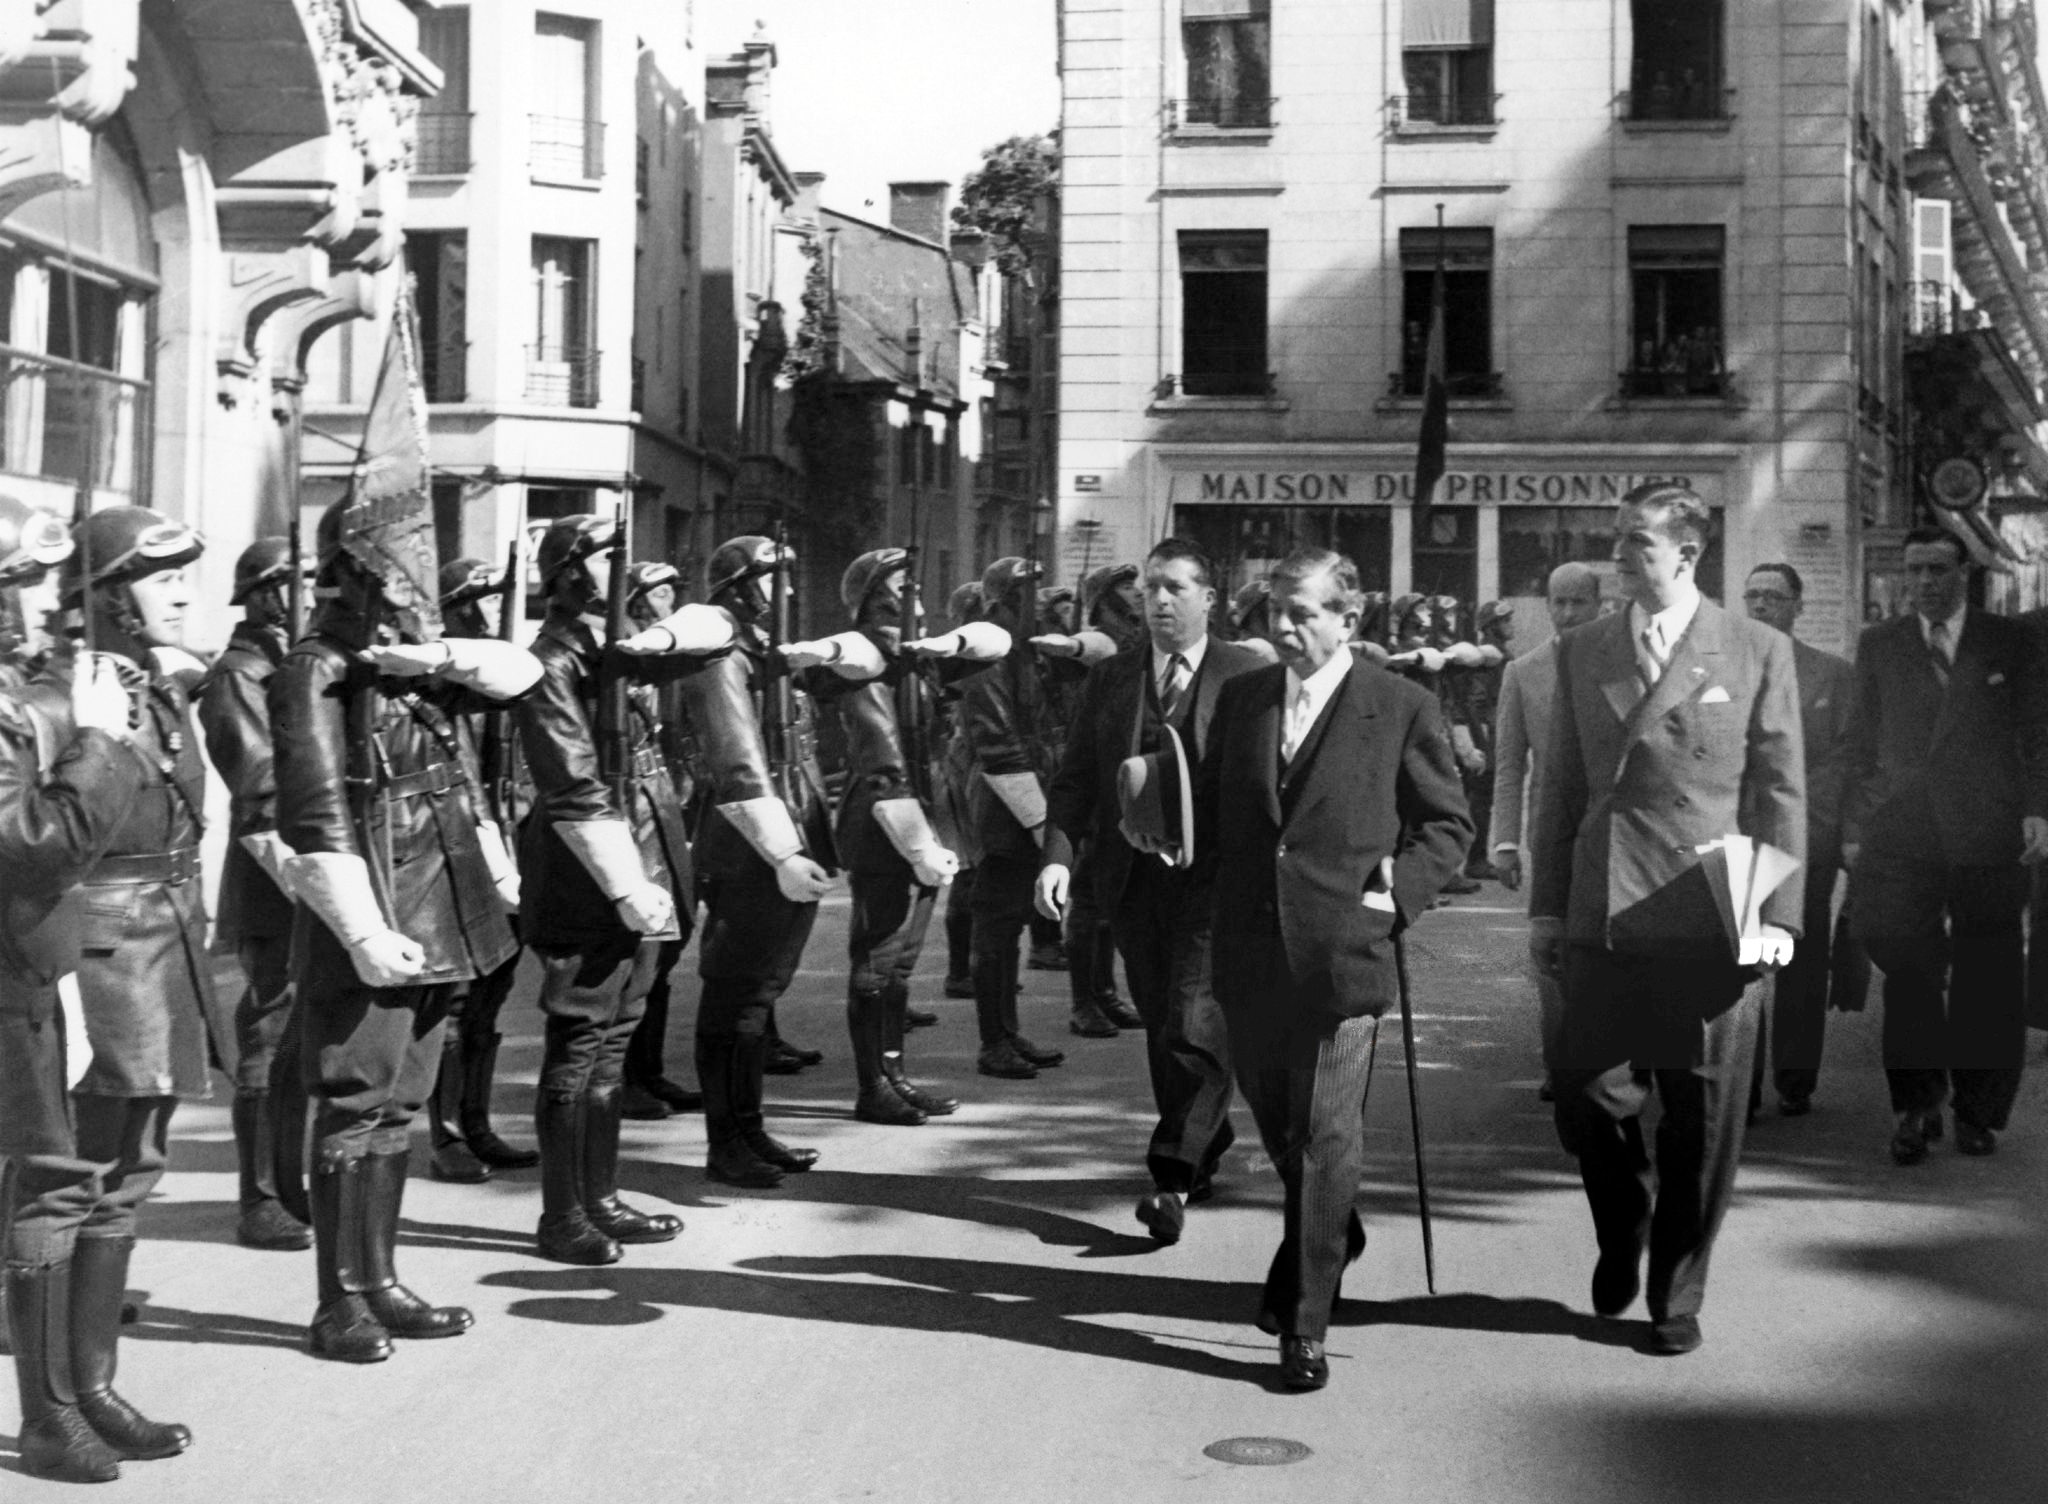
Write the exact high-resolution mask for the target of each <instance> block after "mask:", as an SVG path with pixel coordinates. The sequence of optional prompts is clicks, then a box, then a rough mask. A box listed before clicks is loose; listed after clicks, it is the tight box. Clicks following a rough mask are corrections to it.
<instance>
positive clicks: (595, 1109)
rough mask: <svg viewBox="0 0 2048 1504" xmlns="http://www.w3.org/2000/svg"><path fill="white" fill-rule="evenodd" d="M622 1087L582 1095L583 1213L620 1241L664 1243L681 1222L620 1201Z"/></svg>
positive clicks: (613, 1085)
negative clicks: (650, 1213)
mask: <svg viewBox="0 0 2048 1504" xmlns="http://www.w3.org/2000/svg"><path fill="white" fill-rule="evenodd" d="M623 1106H624V1102H623V1088H622V1087H621V1086H620V1084H619V1083H618V1082H616V1081H614V1082H612V1083H611V1085H609V1086H595V1087H592V1088H591V1089H590V1090H589V1091H586V1092H585V1093H584V1094H583V1214H584V1215H585V1216H586V1217H588V1218H589V1219H590V1224H591V1226H593V1227H595V1228H596V1229H597V1230H598V1231H599V1232H601V1233H604V1234H606V1235H607V1236H609V1237H613V1238H616V1239H618V1241H619V1242H621V1243H666V1242H668V1241H669V1240H670V1239H672V1238H674V1237H675V1236H676V1234H678V1233H680V1232H681V1231H682V1230H683V1220H682V1218H680V1217H671V1216H669V1215H667V1214H666V1213H657V1214H654V1215H651V1216H650V1215H649V1214H648V1213H646V1212H643V1211H641V1210H639V1209H638V1208H637V1207H631V1206H628V1205H627V1204H626V1203H625V1202H623V1201H621V1200H620V1199H619V1119H620V1118H621V1117H622V1116H624V1113H623V1112H622V1108H623Z"/></svg>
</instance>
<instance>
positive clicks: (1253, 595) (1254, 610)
mask: <svg viewBox="0 0 2048 1504" xmlns="http://www.w3.org/2000/svg"><path fill="white" fill-rule="evenodd" d="M1272 598H1273V586H1272V583H1271V582H1270V581H1268V580H1253V581H1251V582H1250V583H1248V584H1244V585H1240V586H1238V588H1237V594H1235V595H1233V596H1232V597H1231V598H1230V624H1231V625H1232V626H1233V627H1235V628H1237V629H1238V630H1239V631H1240V632H1242V631H1244V630H1245V623H1246V622H1248V621H1250V620H1251V619H1252V617H1253V616H1255V615H1257V614H1258V613H1259V612H1260V611H1262V610H1264V609H1265V608H1266V603H1267V602H1268V601H1270V600H1271V599H1272Z"/></svg>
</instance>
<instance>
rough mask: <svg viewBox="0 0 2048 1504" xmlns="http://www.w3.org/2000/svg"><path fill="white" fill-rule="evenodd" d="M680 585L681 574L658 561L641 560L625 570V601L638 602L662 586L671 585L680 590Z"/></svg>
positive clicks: (672, 567)
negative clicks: (649, 592)
mask: <svg viewBox="0 0 2048 1504" xmlns="http://www.w3.org/2000/svg"><path fill="white" fill-rule="evenodd" d="M682 584H683V572H682V571H681V570H680V569H678V568H676V567H675V565H673V564H667V563H664V562H662V561H661V560H659V559H642V560H640V561H639V562H638V563H636V564H631V565H628V566H627V568H626V599H627V600H629V601H633V600H638V599H639V598H640V597H641V596H643V595H645V594H647V592H648V591H650V590H657V589H659V588H660V587H661V586H663V585H673V586H675V587H676V588H677V589H678V590H681V589H682Z"/></svg>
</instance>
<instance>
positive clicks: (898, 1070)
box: [882, 1062, 960, 1118]
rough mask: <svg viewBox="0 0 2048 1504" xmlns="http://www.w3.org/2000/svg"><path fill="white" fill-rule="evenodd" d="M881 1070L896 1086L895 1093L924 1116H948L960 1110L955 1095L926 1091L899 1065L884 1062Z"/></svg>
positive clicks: (892, 1084)
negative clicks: (947, 1095) (945, 1095)
mask: <svg viewBox="0 0 2048 1504" xmlns="http://www.w3.org/2000/svg"><path fill="white" fill-rule="evenodd" d="M882 1070H883V1072H884V1073H885V1074H886V1075H887V1076H888V1078H889V1084H890V1085H891V1086H893V1087H895V1088H896V1095H897V1096H899V1097H901V1098H902V1099H903V1100H904V1101H906V1102H908V1103H909V1104H910V1105H911V1106H912V1107H915V1108H916V1109H917V1110H918V1111H919V1112H921V1113H923V1114H924V1115H925V1116H926V1117H931V1118H943V1117H950V1116H952V1115H953V1114H954V1113H956V1112H958V1111H959V1110H960V1101H959V1099H958V1098H957V1097H942V1096H940V1095H939V1094H938V1093H937V1092H935V1091H926V1090H925V1089H924V1088H923V1087H922V1086H919V1085H918V1084H917V1083H916V1082H915V1081H913V1080H911V1079H910V1078H909V1077H908V1076H906V1075H904V1074H903V1069H902V1067H901V1066H891V1065H889V1064H887V1063H886V1062H885V1063H884V1064H883V1066H882Z"/></svg>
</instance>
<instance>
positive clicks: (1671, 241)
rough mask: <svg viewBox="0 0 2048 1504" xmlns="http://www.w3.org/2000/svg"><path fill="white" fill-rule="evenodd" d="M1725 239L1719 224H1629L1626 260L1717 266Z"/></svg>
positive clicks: (1633, 263)
mask: <svg viewBox="0 0 2048 1504" xmlns="http://www.w3.org/2000/svg"><path fill="white" fill-rule="evenodd" d="M1726 242H1727V232H1726V231H1725V230H1724V229H1723V228H1722V227H1721V226H1720V225H1630V226H1629V230H1628V259H1629V264H1630V265H1631V266H1635V267H1652V266H1672V267H1685V266H1695V267H1697V266H1719V265H1720V264H1721V257H1722V251H1723V248H1724V246H1725V245H1726Z"/></svg>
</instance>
